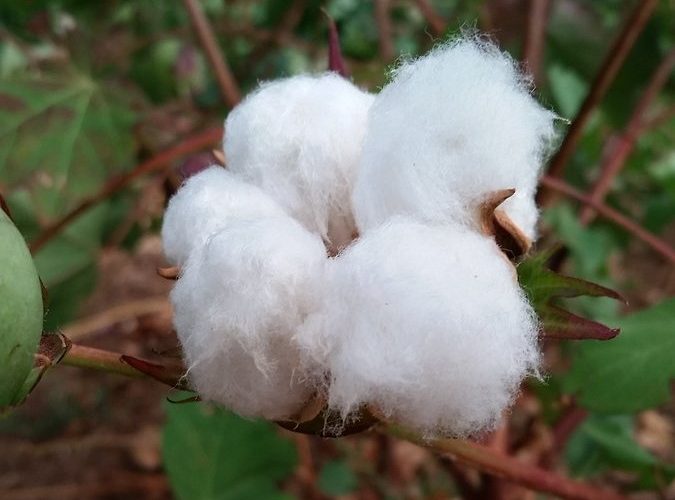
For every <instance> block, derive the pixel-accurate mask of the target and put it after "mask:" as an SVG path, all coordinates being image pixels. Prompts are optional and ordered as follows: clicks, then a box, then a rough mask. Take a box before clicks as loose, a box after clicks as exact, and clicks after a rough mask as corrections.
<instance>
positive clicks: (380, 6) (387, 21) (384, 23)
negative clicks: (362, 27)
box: [374, 0, 395, 62]
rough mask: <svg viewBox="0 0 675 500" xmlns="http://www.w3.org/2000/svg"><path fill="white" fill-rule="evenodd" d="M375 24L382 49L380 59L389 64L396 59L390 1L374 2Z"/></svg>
mask: <svg viewBox="0 0 675 500" xmlns="http://www.w3.org/2000/svg"><path fill="white" fill-rule="evenodd" d="M374 3H375V24H377V34H378V41H379V47H380V57H381V58H382V59H383V60H384V61H386V62H388V61H391V60H392V59H393V58H394V54H395V50H394V39H393V36H394V33H393V28H392V25H391V12H390V3H389V0H374Z"/></svg>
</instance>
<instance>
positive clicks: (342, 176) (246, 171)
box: [223, 73, 373, 249]
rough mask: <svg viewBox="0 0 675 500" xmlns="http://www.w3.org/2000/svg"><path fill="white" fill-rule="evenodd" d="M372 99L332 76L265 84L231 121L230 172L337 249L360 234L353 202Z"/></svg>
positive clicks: (227, 141) (228, 126)
mask: <svg viewBox="0 0 675 500" xmlns="http://www.w3.org/2000/svg"><path fill="white" fill-rule="evenodd" d="M372 101H373V96H372V95H370V94H368V93H366V92H363V91H361V90H360V89H358V88H357V87H356V86H354V85H353V84H352V83H350V82H349V81H347V80H345V79H344V78H342V77H340V76H338V75H336V74H334V73H327V74H324V75H320V76H309V75H301V76H295V77H292V78H286V79H282V80H276V81H273V82H267V83H264V84H262V85H261V86H260V88H258V90H256V91H255V92H253V93H252V94H250V95H249V96H248V97H246V99H245V100H244V101H243V102H242V103H241V104H239V105H238V106H237V107H236V108H234V109H233V110H232V112H231V113H230V114H229V115H228V117H227V120H226V122H225V138H224V144H223V149H224V151H225V157H226V158H227V166H228V169H229V170H231V171H232V172H233V173H235V174H236V175H239V176H241V178H242V179H245V180H246V181H248V182H251V183H252V184H255V185H256V186H259V187H260V188H261V189H262V190H264V191H265V192H266V193H268V194H269V195H270V196H271V197H272V198H274V199H275V200H276V201H277V202H278V203H279V204H280V205H282V206H283V208H284V209H285V210H286V211H287V212H288V213H289V215H291V216H293V217H295V218H296V219H297V220H298V221H300V222H301V223H302V224H303V225H304V226H305V227H306V228H307V229H309V230H310V231H312V232H315V233H318V234H320V235H321V236H322V237H323V238H324V239H325V240H327V241H329V242H330V243H331V246H332V247H334V248H335V249H337V248H340V247H342V246H344V245H345V244H347V243H348V242H349V241H350V240H351V238H352V234H353V233H354V230H355V226H354V221H353V215H352V211H351V206H350V196H351V191H352V187H353V184H354V181H355V177H356V170H357V165H358V162H359V157H360V153H361V145H362V141H363V136H364V134H365V130H366V121H367V114H368V109H369V107H370V105H371V103H372Z"/></svg>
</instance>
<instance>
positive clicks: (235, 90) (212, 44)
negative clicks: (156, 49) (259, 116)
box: [183, 0, 241, 107]
mask: <svg viewBox="0 0 675 500" xmlns="http://www.w3.org/2000/svg"><path fill="white" fill-rule="evenodd" d="M183 5H185V9H186V10H187V12H188V14H189V16H190V21H191V23H192V27H193V28H194V30H195V32H196V34H197V38H198V39H199V43H200V44H201V46H202V48H203V49H204V52H205V53H206V58H207V59H208V61H209V64H210V65H211V68H212V69H213V72H214V73H215V76H216V80H217V81H218V87H219V88H220V93H221V94H222V96H223V99H224V100H225V103H226V104H227V105H228V106H229V107H234V106H236V105H237V103H238V102H239V101H241V92H240V90H239V86H238V85H237V82H236V80H235V79H234V76H233V75H232V71H231V70H230V67H229V66H228V64H227V61H226V60H225V57H224V56H223V54H222V52H221V51H220V47H218V41H217V40H216V36H215V34H214V32H213V29H212V28H211V25H210V24H209V21H208V19H207V18H206V16H205V15H204V11H202V8H201V6H200V5H199V1H198V0H183Z"/></svg>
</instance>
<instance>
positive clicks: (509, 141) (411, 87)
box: [353, 39, 555, 239]
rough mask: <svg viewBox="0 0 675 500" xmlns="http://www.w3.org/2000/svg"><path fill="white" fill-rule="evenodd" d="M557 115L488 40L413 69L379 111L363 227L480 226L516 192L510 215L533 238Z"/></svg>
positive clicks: (361, 184) (357, 203) (442, 50)
mask: <svg viewBox="0 0 675 500" xmlns="http://www.w3.org/2000/svg"><path fill="white" fill-rule="evenodd" d="M554 118H555V115H554V114H553V113H551V112H549V111H547V110H546V109H544V108H542V107H541V106H540V105H539V104H538V103H537V102H536V100H535V99H534V98H533V97H532V96H531V95H530V93H529V90H528V82H527V81H526V80H525V79H524V78H523V76H522V75H521V74H520V73H519V72H518V69H517V67H516V65H515V63H514V61H512V60H511V59H510V58H509V57H508V56H507V55H505V54H503V53H502V52H500V51H499V49H498V48H496V47H495V46H493V45H491V44H489V43H487V42H483V41H479V40H477V39H462V40H457V41H454V42H451V43H449V44H446V45H442V46H440V47H438V48H436V49H435V50H433V51H432V52H431V53H430V54H428V55H427V56H425V57H422V58H419V59H417V60H413V61H410V62H408V63H405V64H403V65H402V66H401V67H399V68H398V69H397V70H396V71H395V72H394V75H393V79H392V81H391V83H389V84H388V85H386V86H385V87H384V89H383V90H382V92H380V94H379V95H378V96H377V98H376V99H375V103H374V104H373V106H372V107H371V111H370V116H369V122H368V132H367V134H366V139H365V141H364V146H363V153H362V158H361V163H360V170H359V176H358V180H357V182H356V186H355V190H354V195H353V203H354V213H355V217H356V221H357V225H358V227H359V229H360V230H361V231H362V232H363V231H368V230H370V229H372V228H373V227H376V226H377V225H379V224H381V223H382V222H384V221H385V220H387V219H388V218H389V217H391V216H392V215H397V214H398V215H410V216H413V217H415V218H417V219H419V220H423V221H428V222H447V221H456V222H460V223H463V224H466V225H472V226H474V227H476V226H477V220H476V218H477V206H478V205H479V204H480V202H481V201H482V199H483V198H484V197H485V196H487V195H489V193H490V192H492V191H497V190H502V189H510V188H515V189H516V193H515V195H514V196H513V197H512V198H511V199H509V200H507V201H506V202H505V203H504V205H503V209H504V210H505V212H506V213H507V215H508V216H509V217H510V218H511V219H512V221H513V222H514V223H515V224H516V225H517V226H518V227H519V228H520V230H521V231H523V232H524V233H525V235H527V236H528V237H529V238H530V239H533V238H534V236H535V232H536V230H535V225H536V221H537V209H536V206H535V203H534V193H535V189H536V185H537V179H538V176H539V172H540V168H541V165H542V162H543V160H544V156H545V153H546V152H547V148H548V145H549V143H550V141H551V139H552V137H553V120H554Z"/></svg>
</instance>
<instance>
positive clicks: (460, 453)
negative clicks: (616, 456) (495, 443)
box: [384, 424, 623, 500]
mask: <svg viewBox="0 0 675 500" xmlns="http://www.w3.org/2000/svg"><path fill="white" fill-rule="evenodd" d="M384 429H385V430H386V431H387V432H388V433H389V434H391V435H393V436H396V437H399V438H401V439H405V440H406V441H410V442H412V443H415V444H417V445H419V446H424V447H425V448H430V449H432V450H434V451H436V452H438V453H442V454H446V455H447V456H448V457H449V458H450V459H451V460H453V461H455V462H458V463H461V464H465V465H468V466H470V467H473V468H475V469H477V470H479V471H481V472H486V473H488V474H491V475H494V476H497V477H500V478H503V479H505V480H507V481H511V482H514V483H516V484H519V485H521V486H525V487H527V488H530V489H532V490H535V491H540V492H543V493H550V494H553V495H556V496H559V497H561V498H569V499H579V500H620V499H622V498H623V497H622V496H621V495H619V494H617V493H614V492H612V491H609V490H605V489H599V488H595V487H593V486H590V485H588V484H584V483H580V482H577V481H573V480H571V479H569V478H566V477H564V476H560V475H558V474H556V473H554V472H551V471H548V470H545V469H541V468H538V467H534V466H531V465H528V464H525V463H523V462H520V461H519V460H517V459H515V458H512V457H509V456H507V455H502V454H499V453H496V452H494V451H492V450H490V449H489V448H487V447H485V446H482V445H479V444H476V443H472V442H470V441H466V440H463V439H429V440H425V439H423V438H422V437H420V436H418V435H417V434H415V433H413V432H411V431H408V430H406V429H403V428H401V427H398V426H395V425H391V424H389V425H387V426H386V427H385V428H384Z"/></svg>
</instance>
